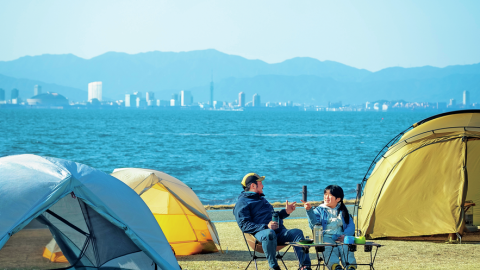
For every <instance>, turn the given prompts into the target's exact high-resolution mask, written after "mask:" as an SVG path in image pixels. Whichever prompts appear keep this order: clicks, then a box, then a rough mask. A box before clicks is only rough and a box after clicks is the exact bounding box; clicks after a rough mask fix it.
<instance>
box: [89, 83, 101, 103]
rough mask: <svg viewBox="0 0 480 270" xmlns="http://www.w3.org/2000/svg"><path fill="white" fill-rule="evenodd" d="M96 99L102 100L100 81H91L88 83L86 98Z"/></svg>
mask: <svg viewBox="0 0 480 270" xmlns="http://www.w3.org/2000/svg"><path fill="white" fill-rule="evenodd" d="M94 98H96V99H98V100H99V101H102V82H91V83H89V84H88V100H89V101H90V100H92V99H94Z"/></svg>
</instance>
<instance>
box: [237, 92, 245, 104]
mask: <svg viewBox="0 0 480 270" xmlns="http://www.w3.org/2000/svg"><path fill="white" fill-rule="evenodd" d="M238 106H240V107H245V93H244V92H240V93H238Z"/></svg>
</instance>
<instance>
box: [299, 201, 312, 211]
mask: <svg viewBox="0 0 480 270" xmlns="http://www.w3.org/2000/svg"><path fill="white" fill-rule="evenodd" d="M301 202H302V203H303V207H305V210H307V211H308V210H310V209H311V208H312V205H311V204H310V203H309V202H304V201H303V200H301Z"/></svg>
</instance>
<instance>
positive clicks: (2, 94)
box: [0, 88, 5, 101]
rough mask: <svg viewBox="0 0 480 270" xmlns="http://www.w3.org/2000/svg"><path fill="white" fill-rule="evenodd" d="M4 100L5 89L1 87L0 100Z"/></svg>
mask: <svg viewBox="0 0 480 270" xmlns="http://www.w3.org/2000/svg"><path fill="white" fill-rule="evenodd" d="M4 100H5V90H3V89H2V88H0V101H4Z"/></svg>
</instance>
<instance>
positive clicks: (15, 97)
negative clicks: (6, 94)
mask: <svg viewBox="0 0 480 270" xmlns="http://www.w3.org/2000/svg"><path fill="white" fill-rule="evenodd" d="M18 95H19V91H18V89H17V88H13V89H12V92H11V95H10V99H17V98H18Z"/></svg>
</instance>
